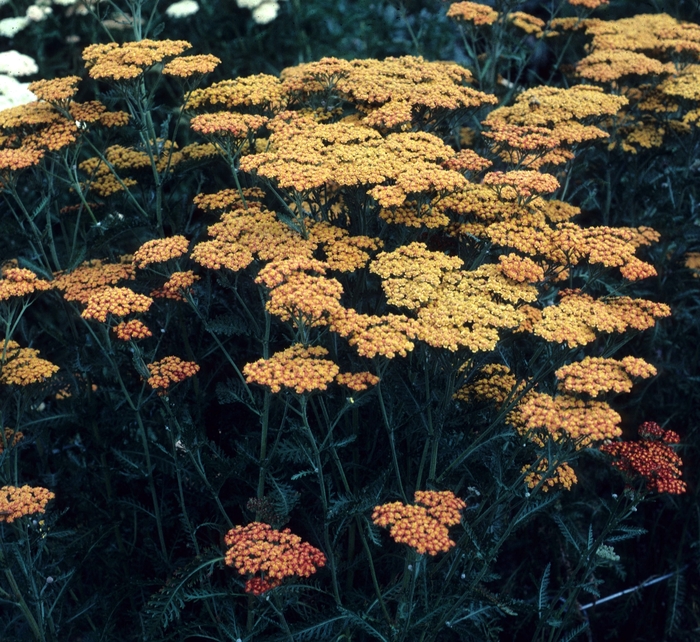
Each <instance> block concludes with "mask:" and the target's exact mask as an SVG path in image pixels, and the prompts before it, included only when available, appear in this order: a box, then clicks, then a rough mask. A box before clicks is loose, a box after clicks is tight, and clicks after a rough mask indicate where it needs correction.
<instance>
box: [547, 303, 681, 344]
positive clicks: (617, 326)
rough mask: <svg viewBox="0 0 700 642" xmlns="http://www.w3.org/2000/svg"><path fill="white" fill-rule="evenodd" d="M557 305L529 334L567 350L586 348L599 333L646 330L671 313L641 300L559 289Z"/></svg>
mask: <svg viewBox="0 0 700 642" xmlns="http://www.w3.org/2000/svg"><path fill="white" fill-rule="evenodd" d="M560 296H561V301H560V302H559V303H558V304H557V305H551V306H548V307H546V308H545V309H544V310H543V312H542V317H541V319H540V320H538V321H535V322H534V329H533V332H534V334H536V335H537V336H540V337H542V338H544V339H546V340H547V341H555V342H557V343H564V342H566V343H567V344H568V345H569V347H572V348H573V347H577V346H582V345H586V344H587V343H590V342H591V341H594V340H595V338H596V333H595V330H597V331H599V332H625V331H626V330H627V329H629V328H633V329H635V330H646V329H648V328H651V327H653V326H654V323H655V322H656V319H660V318H663V317H667V316H669V315H670V314H671V310H670V309H669V307H668V306H667V305H665V304H663V303H655V302H653V301H647V300H645V299H632V298H630V297H606V298H603V299H594V298H593V297H592V296H590V295H588V294H582V293H581V292H579V291H578V290H563V291H562V292H560Z"/></svg>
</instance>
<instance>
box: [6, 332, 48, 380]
mask: <svg viewBox="0 0 700 642" xmlns="http://www.w3.org/2000/svg"><path fill="white" fill-rule="evenodd" d="M0 357H4V361H3V362H2V363H0V383H3V384H6V385H15V386H28V385H31V384H33V383H42V382H43V381H46V380H47V379H49V378H50V377H52V376H53V375H54V374H56V372H58V370H59V368H58V366H56V365H54V364H53V363H51V362H50V361H47V360H46V359H41V358H40V357H39V351H38V350H35V349H34V348H20V347H19V344H18V343H17V342H15V341H3V342H2V343H0Z"/></svg>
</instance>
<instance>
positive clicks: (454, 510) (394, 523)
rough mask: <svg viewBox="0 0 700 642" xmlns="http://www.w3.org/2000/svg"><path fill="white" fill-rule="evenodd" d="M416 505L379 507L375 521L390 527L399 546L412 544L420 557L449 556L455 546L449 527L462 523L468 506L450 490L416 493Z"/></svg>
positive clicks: (390, 531)
mask: <svg viewBox="0 0 700 642" xmlns="http://www.w3.org/2000/svg"><path fill="white" fill-rule="evenodd" d="M414 501H415V502H416V504H408V505H407V504H404V503H402V502H391V503H389V504H382V505H381V506H376V507H375V508H374V512H373V513H372V521H373V522H374V523H375V524H376V525H377V526H381V527H383V528H389V534H390V535H391V538H392V539H393V540H394V541H395V542H397V543H399V544H408V546H410V547H411V548H414V549H415V550H416V551H417V552H418V553H419V554H420V555H425V554H426V553H428V555H437V554H438V553H440V552H442V553H447V552H448V551H449V550H450V548H452V547H453V546H455V542H454V541H452V540H451V539H450V537H449V532H448V530H447V529H448V527H449V526H454V525H455V524H459V522H460V520H461V514H460V511H461V510H462V509H464V508H466V506H467V505H466V503H465V502H464V501H463V500H461V499H460V498H459V497H456V496H455V494H454V493H453V492H451V491H449V490H446V491H416V493H415V496H414Z"/></svg>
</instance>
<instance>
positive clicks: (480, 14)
mask: <svg viewBox="0 0 700 642" xmlns="http://www.w3.org/2000/svg"><path fill="white" fill-rule="evenodd" d="M447 17H448V18H452V19H453V20H457V21H458V22H472V23H474V25H476V26H477V27H480V26H483V25H492V24H493V23H494V22H496V20H498V11H494V10H493V9H492V8H491V7H489V6H487V5H484V4H478V3H477V2H453V3H452V4H451V5H450V8H449V9H448V10H447Z"/></svg>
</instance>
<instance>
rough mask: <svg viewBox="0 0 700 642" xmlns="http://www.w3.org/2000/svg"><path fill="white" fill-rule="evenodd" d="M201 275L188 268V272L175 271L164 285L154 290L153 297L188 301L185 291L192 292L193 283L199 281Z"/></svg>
mask: <svg viewBox="0 0 700 642" xmlns="http://www.w3.org/2000/svg"><path fill="white" fill-rule="evenodd" d="M199 278H200V277H199V276H198V275H197V274H195V273H194V272H192V270H187V271H186V272H173V273H172V274H171V275H170V278H169V279H168V280H167V281H166V282H165V283H163V285H162V287H160V288H158V289H156V290H153V292H151V297H152V298H154V299H172V300H173V301H186V300H187V299H185V297H184V295H183V293H188V292H191V290H192V285H193V284H194V282H195V281H199Z"/></svg>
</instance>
